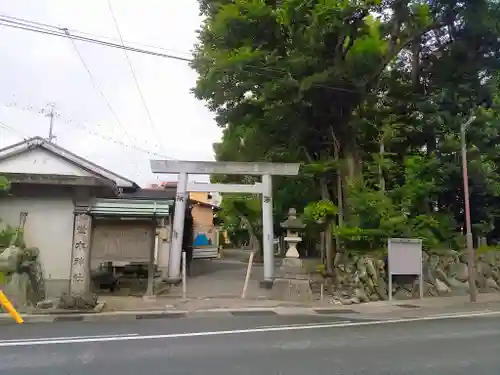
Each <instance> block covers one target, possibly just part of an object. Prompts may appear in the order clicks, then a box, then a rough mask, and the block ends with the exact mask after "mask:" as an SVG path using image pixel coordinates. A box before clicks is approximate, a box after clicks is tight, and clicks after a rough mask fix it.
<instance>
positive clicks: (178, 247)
mask: <svg viewBox="0 0 500 375" xmlns="http://www.w3.org/2000/svg"><path fill="white" fill-rule="evenodd" d="M187 182H188V174H187V173H185V172H181V173H179V181H178V183H177V194H176V195H175V208H174V228H173V231H172V243H171V246H170V256H169V257H168V278H169V280H171V281H173V282H176V281H180V280H181V258H182V239H183V233H184V218H185V214H186V201H187V199H188V196H187Z"/></svg>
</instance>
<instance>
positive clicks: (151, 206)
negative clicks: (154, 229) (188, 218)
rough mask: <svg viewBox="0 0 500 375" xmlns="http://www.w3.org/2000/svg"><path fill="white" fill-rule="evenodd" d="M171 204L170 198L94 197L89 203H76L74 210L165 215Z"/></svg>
mask: <svg viewBox="0 0 500 375" xmlns="http://www.w3.org/2000/svg"><path fill="white" fill-rule="evenodd" d="M173 204H174V202H173V201H172V200H160V201H156V200H145V199H140V200H139V199H137V200H132V199H96V200H95V201H94V202H93V203H92V204H90V205H82V204H78V205H76V207H75V211H76V212H87V213H90V214H93V215H106V216H129V217H153V216H157V217H158V216H163V217H165V216H168V215H169V214H170V206H171V205H173Z"/></svg>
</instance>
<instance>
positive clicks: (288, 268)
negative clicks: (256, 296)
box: [273, 208, 314, 302]
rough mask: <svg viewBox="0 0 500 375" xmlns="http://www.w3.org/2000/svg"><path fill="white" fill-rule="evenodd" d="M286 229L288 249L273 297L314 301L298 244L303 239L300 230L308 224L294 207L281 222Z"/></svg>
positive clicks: (276, 279) (275, 281) (277, 275)
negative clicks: (298, 215)
mask: <svg viewBox="0 0 500 375" xmlns="http://www.w3.org/2000/svg"><path fill="white" fill-rule="evenodd" d="M281 227H282V228H285V229H286V237H285V242H286V245H287V251H286V254H285V258H284V259H283V262H282V264H281V267H280V269H279V270H278V272H277V274H276V278H275V279H274V285H273V297H274V298H275V299H278V300H285V301H299V302H304V301H312V300H313V299H314V296H313V293H312V290H311V282H310V278H309V275H308V274H307V272H306V271H305V269H304V267H303V264H302V260H301V259H300V256H299V252H298V250H297V245H298V244H299V243H300V242H301V241H302V238H301V237H300V235H299V231H301V230H303V229H304V228H305V227H306V225H305V224H304V222H303V221H302V220H301V219H300V218H298V217H297V212H296V210H295V209H294V208H291V209H290V210H289V211H288V218H287V220H286V221H284V222H283V223H281Z"/></svg>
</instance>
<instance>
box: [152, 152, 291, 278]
mask: <svg viewBox="0 0 500 375" xmlns="http://www.w3.org/2000/svg"><path fill="white" fill-rule="evenodd" d="M150 164H151V171H152V172H153V173H157V174H179V180H178V183H177V193H176V196H175V212H174V224H173V232H172V243H171V246H170V256H169V263H168V280H167V281H169V282H172V283H177V282H179V281H180V280H181V259H182V233H183V231H184V214H185V208H186V202H187V200H188V194H187V193H188V191H189V185H190V184H189V183H188V176H189V175H190V174H198V175H200V174H208V175H212V174H223V175H254V176H261V177H262V183H261V184H256V185H238V184H207V185H204V189H206V191H207V192H221V193H224V192H225V193H229V192H231V193H250V194H259V193H260V194H262V227H263V228H262V231H263V237H264V238H263V252H264V282H265V283H266V284H267V283H268V284H270V285H272V282H273V280H274V249H273V248H274V243H273V241H274V231H273V227H274V225H273V188H272V176H297V175H298V174H299V167H300V164H298V163H243V162H213V161H180V160H151V161H150Z"/></svg>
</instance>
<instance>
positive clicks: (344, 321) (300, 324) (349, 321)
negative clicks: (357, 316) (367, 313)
mask: <svg viewBox="0 0 500 375" xmlns="http://www.w3.org/2000/svg"><path fill="white" fill-rule="evenodd" d="M351 322H352V320H343V321H341V322H331V323H324V322H323V323H296V324H285V325H280V324H275V325H272V326H259V327H258V328H275V327H306V326H307V327H315V326H324V325H325V324H332V327H334V324H344V323H351Z"/></svg>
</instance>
